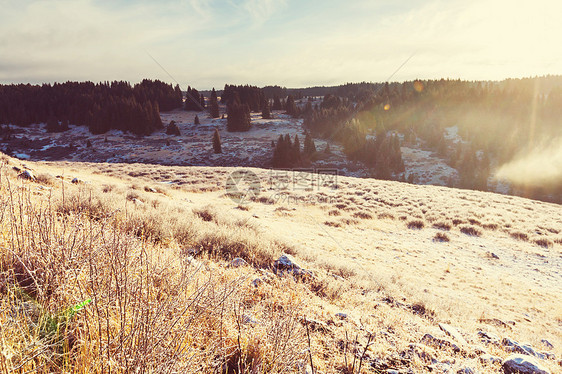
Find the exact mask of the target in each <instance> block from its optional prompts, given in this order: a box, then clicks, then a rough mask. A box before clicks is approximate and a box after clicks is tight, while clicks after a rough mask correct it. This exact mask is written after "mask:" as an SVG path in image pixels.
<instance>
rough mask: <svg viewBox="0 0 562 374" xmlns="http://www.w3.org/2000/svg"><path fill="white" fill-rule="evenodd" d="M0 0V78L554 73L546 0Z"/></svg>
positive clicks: (196, 81) (560, 26) (287, 82)
mask: <svg viewBox="0 0 562 374" xmlns="http://www.w3.org/2000/svg"><path fill="white" fill-rule="evenodd" d="M0 5H1V6H0V9H1V11H0V83H43V82H64V81H69V80H71V81H84V80H89V81H94V82H99V81H112V80H127V81H130V82H132V83H135V82H139V81H140V80H142V79H144V78H150V79H160V80H163V81H166V82H170V83H174V82H177V83H179V84H180V86H181V87H182V89H186V88H187V85H191V86H192V87H195V88H197V89H210V88H212V87H216V88H222V87H223V86H224V84H225V83H229V84H252V85H257V86H265V85H280V86H285V87H310V86H318V85H338V84H343V83H346V82H362V81H367V82H382V81H386V80H387V79H389V77H391V76H392V77H391V81H406V80H413V79H418V78H419V79H439V78H453V79H456V78H461V79H468V80H488V79H490V80H500V79H504V78H519V77H529V76H536V75H545V74H562V49H561V48H560V36H561V35H562V22H561V21H560V19H559V16H560V14H562V5H560V3H559V2H557V1H553V0H534V1H532V2H530V1H512V0H509V1H508V0H473V1H466V0H434V1H431V0H430V1H417V0H395V1H375V0H371V1H367V0H348V1H341V0H338V1H335V0H321V1H320V0H311V1H307V0H227V1H216V0H161V1H148V0H136V1H131V0H40V1H30V0H0ZM408 59H409V60H408ZM405 61H407V63H406V64H405V65H403V66H402V67H401V68H400V69H399V67H400V66H401V65H402V64H403V63H404V62H405ZM397 69H399V70H398V71H396V70H397ZM395 72H396V73H395ZM393 73H395V74H394V75H392V74H393Z"/></svg>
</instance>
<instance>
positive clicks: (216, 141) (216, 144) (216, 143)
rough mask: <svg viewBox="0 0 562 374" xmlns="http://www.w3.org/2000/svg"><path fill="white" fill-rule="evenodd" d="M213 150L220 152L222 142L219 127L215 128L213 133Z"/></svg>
mask: <svg viewBox="0 0 562 374" xmlns="http://www.w3.org/2000/svg"><path fill="white" fill-rule="evenodd" d="M213 150H214V152H215V153H222V144H221V136H220V134H219V129H215V132H214V133H213Z"/></svg>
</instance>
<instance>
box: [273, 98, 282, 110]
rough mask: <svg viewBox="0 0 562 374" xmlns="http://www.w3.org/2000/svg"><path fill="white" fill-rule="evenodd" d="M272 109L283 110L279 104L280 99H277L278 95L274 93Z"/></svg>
mask: <svg viewBox="0 0 562 374" xmlns="http://www.w3.org/2000/svg"><path fill="white" fill-rule="evenodd" d="M272 109H273V110H283V105H281V100H280V99H279V96H277V95H275V97H274V98H273V106H272Z"/></svg>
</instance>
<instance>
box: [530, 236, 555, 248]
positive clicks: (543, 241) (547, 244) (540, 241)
mask: <svg viewBox="0 0 562 374" xmlns="http://www.w3.org/2000/svg"><path fill="white" fill-rule="evenodd" d="M533 243H535V244H536V245H538V246H539V247H543V248H551V247H552V246H553V243H552V241H550V240H548V239H546V238H539V239H535V240H533Z"/></svg>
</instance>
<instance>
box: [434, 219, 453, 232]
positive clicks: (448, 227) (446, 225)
mask: <svg viewBox="0 0 562 374" xmlns="http://www.w3.org/2000/svg"><path fill="white" fill-rule="evenodd" d="M432 227H433V228H436V229H439V230H444V231H449V230H451V224H450V223H447V222H443V221H439V222H435V223H434V224H433V225H432Z"/></svg>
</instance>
